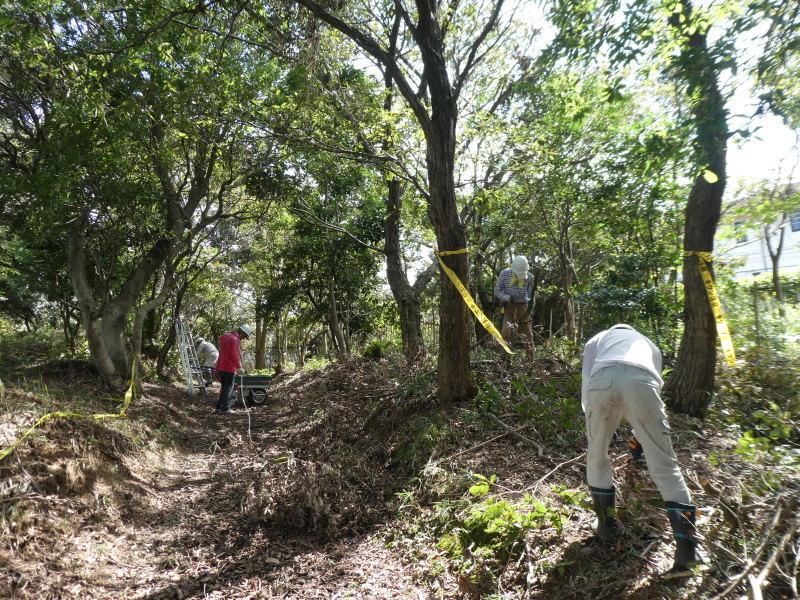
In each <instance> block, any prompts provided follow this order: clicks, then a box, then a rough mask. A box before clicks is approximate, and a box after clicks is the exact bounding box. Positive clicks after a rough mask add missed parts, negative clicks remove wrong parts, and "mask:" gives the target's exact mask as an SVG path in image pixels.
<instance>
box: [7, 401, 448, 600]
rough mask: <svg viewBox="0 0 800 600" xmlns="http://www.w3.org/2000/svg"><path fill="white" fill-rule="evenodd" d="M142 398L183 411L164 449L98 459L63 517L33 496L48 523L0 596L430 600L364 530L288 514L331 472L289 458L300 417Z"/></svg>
mask: <svg viewBox="0 0 800 600" xmlns="http://www.w3.org/2000/svg"><path fill="white" fill-rule="evenodd" d="M216 389H217V388H214V389H212V391H211V394H212V395H214V394H215V393H216ZM147 392H148V396H149V397H150V402H151V403H154V405H159V406H161V407H163V406H164V405H165V404H166V402H167V401H172V400H175V401H177V402H183V403H184V404H183V406H181V408H180V410H176V409H174V408H172V407H171V406H170V407H169V408H170V409H171V412H172V413H173V416H174V419H172V422H173V423H175V425H174V427H175V428H176V429H177V433H176V439H178V440H179V441H178V443H177V445H176V446H175V447H174V448H162V449H151V450H150V451H148V452H147V453H146V454H141V453H139V454H134V455H126V454H124V453H123V454H121V455H119V456H107V458H109V460H110V465H111V468H110V471H112V472H116V476H113V477H104V478H101V479H100V478H99V479H98V480H97V481H95V482H94V483H93V485H92V486H91V496H89V494H83V495H82V496H80V497H77V498H73V499H72V500H71V501H69V502H67V501H66V500H64V502H67V505H66V506H63V507H59V505H58V502H60V500H57V498H56V496H55V495H45V496H44V497H43V504H42V505H41V508H42V509H44V510H45V511H46V512H48V513H49V515H50V516H51V517H55V518H56V519H61V523H62V524H61V526H58V525H57V524H54V523H53V522H50V523H49V524H48V525H46V526H43V527H40V530H39V531H38V532H36V531H34V533H33V534H31V535H30V536H29V538H28V539H27V542H26V543H24V544H23V546H21V547H20V552H19V553H17V554H16V555H15V554H14V553H13V552H12V553H11V555H8V554H6V553H5V552H4V553H3V555H2V556H0V567H2V568H3V571H4V572H5V573H9V574H10V575H11V577H10V583H9V589H8V590H6V589H4V586H3V585H2V584H0V597H6V596H5V592H9V596H8V597H12V598H34V597H35V598H38V599H41V598H82V599H86V598H89V599H92V598H98V599H99V598H102V599H117V598H119V599H123V598H124V599H134V598H135V599H153V600H155V599H156V598H178V599H182V598H204V599H205V598H230V599H239V598H297V599H311V598H326V599H334V598H337V599H339V598H341V599H345V598H353V599H369V598H375V599H379V598H380V599H394V598H397V599H401V598H403V599H405V598H413V599H414V600H418V599H420V598H428V597H434V596H430V595H429V593H428V592H427V591H425V590H423V589H421V588H419V587H417V586H415V584H414V583H412V581H411V577H410V575H409V574H407V573H406V571H405V569H404V567H403V565H402V564H400V562H399V559H398V557H396V556H394V555H393V554H392V553H391V552H390V551H389V550H387V549H386V548H385V544H384V543H383V542H382V541H381V539H380V535H379V533H378V531H379V530H378V528H377V527H374V526H373V527H364V526H363V525H362V526H360V527H358V528H354V530H353V532H352V533H351V534H345V535H336V536H330V535H327V533H326V532H330V527H327V528H326V527H322V526H320V523H319V522H317V520H318V519H317V520H315V519H314V517H315V515H314V511H313V510H312V511H309V510H308V507H307V506H306V510H305V511H304V512H303V511H298V507H297V506H290V505H289V504H290V503H291V502H292V499H293V498H296V497H297V495H298V493H306V492H304V491H303V487H304V486H306V487H307V486H309V485H310V486H311V488H314V487H315V486H317V487H323V488H324V486H321V484H320V482H322V483H325V482H328V483H330V482H331V481H334V480H335V479H336V476H337V474H338V473H337V471H336V469H335V468H334V467H328V469H331V470H332V472H331V473H327V472H326V470H325V468H324V466H323V468H319V466H316V467H315V466H314V465H313V463H312V462H310V461H304V460H301V459H300V458H297V457H298V456H302V455H304V454H306V453H307V452H306V449H305V448H303V447H298V446H302V445H303V440H304V439H306V440H307V441H308V442H309V443H313V440H312V439H309V438H304V436H303V434H302V431H303V428H304V427H306V426H307V421H306V415H305V414H303V413H302V411H301V412H298V411H297V410H295V408H293V407H292V404H291V403H290V402H281V401H277V400H275V401H271V402H270V403H269V404H268V405H266V406H262V407H256V408H253V409H252V410H250V411H249V412H246V411H244V410H242V409H241V407H239V410H238V411H237V412H236V414H232V415H215V414H213V413H212V410H211V407H212V405H213V398H211V397H206V398H202V397H198V398H187V396H186V395H185V394H182V393H177V392H176V391H175V389H174V388H161V387H158V386H152V387H150V389H148V391H147ZM159 403H160V404H159ZM148 408H149V407H148V405H147V404H143V405H140V406H139V407H137V408H136V409H135V410H133V411H132V412H131V415H130V417H131V419H137V418H141V419H144V418H145V415H146V414H147V411H148ZM248 417H249V419H248ZM298 442H300V443H299V444H298ZM111 459H113V460H111ZM315 473H316V475H314V474H315ZM312 475H314V476H313V477H312ZM295 477H299V478H300V480H301V481H299V482H295V481H294V479H293V478H295ZM344 479H346V478H344ZM328 487H330V486H328ZM339 489H340V490H341V489H344V488H343V487H342V486H341V485H340V486H339ZM328 492H330V490H329V489H325V490H324V493H322V496H323V497H327V496H326V494H328ZM312 496H313V495H308V494H306V496H303V497H302V498H301V502H300V503H301V504H303V502H305V503H306V504H308V503H309V498H310V497H312ZM339 496H340V497H347V494H343V493H342V492H341V491H340V492H339ZM340 499H341V498H340ZM312 504H313V503H312ZM325 510H326V509H325V507H324V506H322V507H321V508H319V510H318V511H317V512H318V514H317V515H316V516H317V517H320V516H325ZM376 510H379V509H376ZM328 512H331V511H328ZM62 513H63V516H62ZM286 515H288V517H287V516H286ZM309 515H310V517H309ZM328 517H330V515H328ZM309 519H311V521H312V522H311V525H312V526H311V527H309V526H308V525H309ZM42 520H43V519H39V522H41V521H42ZM293 520H294V521H296V523H293ZM329 520H330V519H329ZM34 521H35V520H34ZM295 524H296V525H297V527H294V526H293V525H295ZM29 525H31V526H32V527H34V528H35V526H36V523H35V522H34V523H33V524H29ZM309 531H310V532H311V533H309ZM340 531H346V528H344V529H340ZM24 557H27V560H24ZM21 559H23V560H21ZM439 597H441V596H439Z"/></svg>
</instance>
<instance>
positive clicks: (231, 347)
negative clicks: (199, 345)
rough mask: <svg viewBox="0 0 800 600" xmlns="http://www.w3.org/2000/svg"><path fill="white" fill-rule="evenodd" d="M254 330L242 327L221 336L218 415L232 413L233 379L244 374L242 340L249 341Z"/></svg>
mask: <svg viewBox="0 0 800 600" xmlns="http://www.w3.org/2000/svg"><path fill="white" fill-rule="evenodd" d="M251 331H252V330H251V329H250V327H248V326H247V325H242V326H241V327H239V329H237V330H236V331H235V332H233V333H223V334H222V335H221V336H219V358H217V377H219V383H220V390H219V398H217V407H216V409H215V410H214V412H215V413H217V414H227V413H230V412H231V404H233V379H234V377H235V376H236V374H237V373H244V369H243V368H242V349H241V341H242V338H244V339H249V338H250V332H251Z"/></svg>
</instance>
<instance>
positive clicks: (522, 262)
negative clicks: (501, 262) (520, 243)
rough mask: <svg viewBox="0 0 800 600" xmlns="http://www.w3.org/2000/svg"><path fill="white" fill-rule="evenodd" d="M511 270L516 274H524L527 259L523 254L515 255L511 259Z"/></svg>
mask: <svg viewBox="0 0 800 600" xmlns="http://www.w3.org/2000/svg"><path fill="white" fill-rule="evenodd" d="M511 270H512V271H514V273H515V274H516V275H525V273H527V272H528V259H527V258H525V257H524V256H515V257H514V260H512V261H511Z"/></svg>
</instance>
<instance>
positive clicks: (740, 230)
mask: <svg viewBox="0 0 800 600" xmlns="http://www.w3.org/2000/svg"><path fill="white" fill-rule="evenodd" d="M793 222H794V221H793ZM733 230H734V231H735V232H736V243H737V244H744V243H745V242H746V241H747V232H746V231H744V223H742V222H741V221H737V222H736V223H734V224H733ZM792 231H794V229H793V230H792Z"/></svg>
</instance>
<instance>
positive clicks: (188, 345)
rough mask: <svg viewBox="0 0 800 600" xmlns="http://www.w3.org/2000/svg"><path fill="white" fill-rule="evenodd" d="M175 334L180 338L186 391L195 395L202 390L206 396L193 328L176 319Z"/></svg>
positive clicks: (179, 346) (178, 318)
mask: <svg viewBox="0 0 800 600" xmlns="http://www.w3.org/2000/svg"><path fill="white" fill-rule="evenodd" d="M175 334H176V335H177V336H178V350H179V351H180V353H181V366H182V367H183V375H184V377H185V378H186V389H187V390H189V393H190V394H192V395H194V394H195V393H196V392H195V390H198V389H199V390H202V392H203V395H204V396H205V395H207V394H206V382H205V380H204V379H203V371H202V369H200V361H199V360H198V359H197V349H196V348H195V346H194V338H193V337H192V328H191V327H189V325H188V324H187V323H185V322H184V320H183V319H181V318H180V317H176V319H175Z"/></svg>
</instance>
